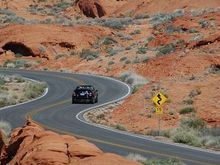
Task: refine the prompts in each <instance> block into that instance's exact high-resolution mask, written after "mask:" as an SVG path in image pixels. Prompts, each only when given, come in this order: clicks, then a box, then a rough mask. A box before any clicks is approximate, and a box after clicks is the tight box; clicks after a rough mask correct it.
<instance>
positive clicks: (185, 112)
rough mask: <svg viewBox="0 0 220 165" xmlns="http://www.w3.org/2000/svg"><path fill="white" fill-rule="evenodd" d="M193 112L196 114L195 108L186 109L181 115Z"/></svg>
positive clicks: (181, 111) (182, 110)
mask: <svg viewBox="0 0 220 165" xmlns="http://www.w3.org/2000/svg"><path fill="white" fill-rule="evenodd" d="M191 112H195V109H194V108H193V107H186V108H183V109H181V110H180V112H179V113H180V114H181V115H184V114H188V113H191Z"/></svg>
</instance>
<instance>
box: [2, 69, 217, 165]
mask: <svg viewBox="0 0 220 165" xmlns="http://www.w3.org/2000/svg"><path fill="white" fill-rule="evenodd" d="M0 73H7V74H20V75H22V76H25V77H28V78H31V79H35V80H39V81H46V82H47V83H48V86H49V90H48V93H47V94H46V96H44V97H42V98H40V99H38V100H35V101H32V102H29V103H26V104H22V105H18V106H15V107H10V108H6V109H3V110H0V119H2V120H6V121H8V122H10V123H11V124H12V126H13V128H15V127H18V126H22V125H23V124H24V123H25V120H26V119H27V118H31V119H33V120H34V121H35V122H37V123H38V124H40V125H42V126H43V127H45V128H47V129H51V130H53V131H56V132H59V133H64V134H70V135H74V136H77V137H79V138H85V139H87V140H89V141H91V142H92V143H95V144H96V145H97V146H98V147H100V148H101V149H102V150H104V151H106V152H113V153H117V154H120V155H128V154H129V153H137V154H140V155H143V156H146V157H153V158H178V159H180V160H182V161H184V162H185V163H186V164H189V165H220V153H215V152H211V151H204V150H200V149H197V148H192V147H186V146H183V145H177V144H169V143H163V142H158V141H155V140H153V139H151V138H150V137H144V136H137V135H134V134H129V133H126V132H120V131H116V130H110V129H109V128H107V127H103V126H94V125H93V124H88V123H86V122H85V120H84V119H83V117H82V114H83V113H82V112H84V111H85V110H88V109H89V108H91V107H94V106H100V105H102V104H105V103H108V102H112V101H115V100H120V99H123V98H124V97H126V96H127V95H128V94H129V88H128V86H127V85H125V84H123V83H121V82H119V81H115V80H113V79H110V78H104V77H99V76H92V75H81V74H68V73H55V72H40V71H25V70H4V69H0ZM78 84H92V85H94V86H95V87H96V88H97V89H98V90H99V103H97V104H74V105H72V104H71V94H72V91H73V89H74V88H75V86H76V85H78Z"/></svg>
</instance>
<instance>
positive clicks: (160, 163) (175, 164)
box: [127, 153, 185, 165]
mask: <svg viewBox="0 0 220 165" xmlns="http://www.w3.org/2000/svg"><path fill="white" fill-rule="evenodd" d="M127 159H129V160H133V161H138V162H140V163H142V164H143V165H185V163H183V162H181V161H180V160H178V159H174V158H169V159H152V158H151V159H149V158H145V157H143V156H141V155H139V154H133V153H130V154H129V155H128V156H127Z"/></svg>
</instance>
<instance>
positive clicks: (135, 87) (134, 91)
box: [132, 84, 143, 94]
mask: <svg viewBox="0 0 220 165" xmlns="http://www.w3.org/2000/svg"><path fill="white" fill-rule="evenodd" d="M142 86H143V85H140V84H139V85H135V86H133V88H132V94H134V93H136V92H137V91H138V90H139V89H140V88H141V87H142Z"/></svg>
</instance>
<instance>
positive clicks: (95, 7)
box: [78, 0, 106, 18]
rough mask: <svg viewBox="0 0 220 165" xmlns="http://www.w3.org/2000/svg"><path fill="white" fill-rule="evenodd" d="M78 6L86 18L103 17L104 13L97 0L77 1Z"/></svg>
mask: <svg viewBox="0 0 220 165" xmlns="http://www.w3.org/2000/svg"><path fill="white" fill-rule="evenodd" d="M78 6H79V8H80V10H81V11H82V12H83V14H84V15H85V16H87V17H92V18H95V17H103V16H105V15H106V11H105V9H104V8H103V6H102V5H101V3H100V1H99V0H79V2H78Z"/></svg>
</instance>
